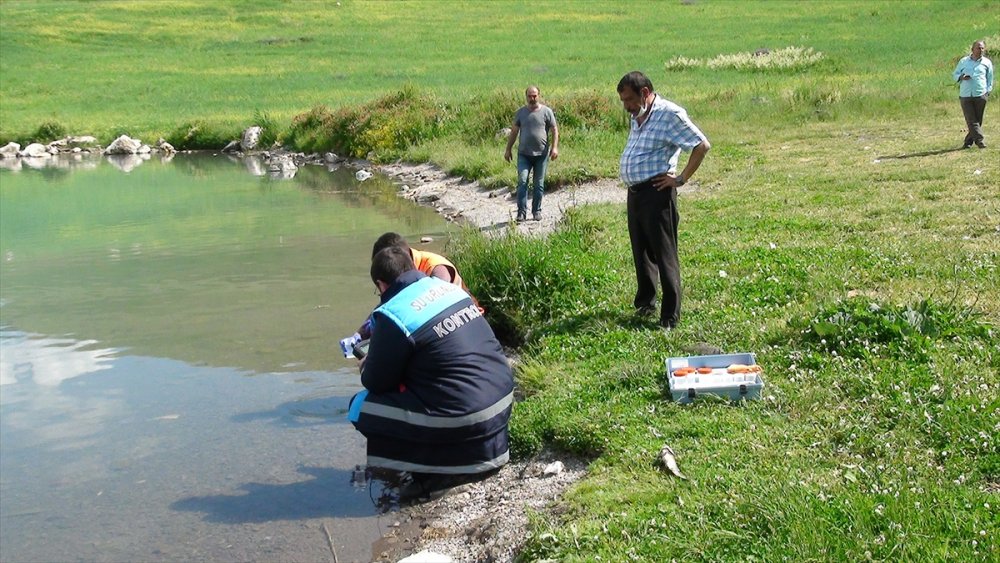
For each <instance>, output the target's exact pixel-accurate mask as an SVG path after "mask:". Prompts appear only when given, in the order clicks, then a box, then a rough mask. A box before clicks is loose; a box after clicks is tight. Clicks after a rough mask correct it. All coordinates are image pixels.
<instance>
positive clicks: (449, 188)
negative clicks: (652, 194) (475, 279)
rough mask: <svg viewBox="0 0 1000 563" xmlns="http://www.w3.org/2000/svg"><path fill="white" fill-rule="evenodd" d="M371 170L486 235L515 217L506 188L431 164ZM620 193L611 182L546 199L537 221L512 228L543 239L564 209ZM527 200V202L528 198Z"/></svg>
mask: <svg viewBox="0 0 1000 563" xmlns="http://www.w3.org/2000/svg"><path fill="white" fill-rule="evenodd" d="M375 170H377V171H379V172H381V173H383V174H385V175H387V176H389V177H391V178H395V179H396V181H398V182H399V183H400V184H401V190H400V194H399V195H400V196H401V197H405V198H407V199H410V200H413V201H415V202H417V203H419V204H421V205H427V206H429V207H433V208H435V209H437V210H438V212H439V213H441V214H442V215H444V216H445V217H447V218H448V219H449V220H451V221H455V222H460V223H467V224H470V225H474V226H476V227H478V228H479V229H481V230H482V231H483V232H485V233H487V234H491V233H492V234H497V233H502V232H504V231H505V230H506V229H507V228H508V227H509V226H510V224H511V222H512V221H513V219H514V215H515V214H516V213H517V205H516V202H515V199H514V194H513V193H512V191H511V190H508V189H506V188H501V189H494V190H489V189H486V188H483V187H482V186H480V185H479V183H478V182H474V181H468V180H465V179H463V178H456V177H453V176H449V175H448V174H446V173H445V172H444V171H443V170H441V169H440V168H438V167H436V166H434V165H433V164H406V163H396V164H387V165H383V166H379V167H376V168H375ZM625 196H626V191H625V189H624V188H623V187H622V186H621V183H619V182H618V181H617V180H610V179H603V180H596V181H593V182H588V183H586V184H582V185H579V186H567V187H563V188H560V189H558V190H553V191H552V192H551V193H546V194H545V197H544V199H543V200H542V203H543V205H542V220H541V221H531V220H528V221H525V222H522V223H519V224H517V225H516V228H517V230H518V232H520V233H523V234H528V235H539V236H540V235H545V234H547V233H550V232H552V230H553V229H555V226H556V224H557V223H558V222H559V220H560V219H562V216H563V214H564V213H565V212H566V210H567V209H569V208H571V207H574V206H577V205H584V204H589V203H625ZM529 197H530V196H529Z"/></svg>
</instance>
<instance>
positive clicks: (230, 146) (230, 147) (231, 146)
mask: <svg viewBox="0 0 1000 563" xmlns="http://www.w3.org/2000/svg"><path fill="white" fill-rule="evenodd" d="M239 149H240V142H239V141H229V143H227V144H226V146H224V147H222V152H236V151H238V150H239Z"/></svg>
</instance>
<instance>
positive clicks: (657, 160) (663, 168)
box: [618, 71, 712, 330]
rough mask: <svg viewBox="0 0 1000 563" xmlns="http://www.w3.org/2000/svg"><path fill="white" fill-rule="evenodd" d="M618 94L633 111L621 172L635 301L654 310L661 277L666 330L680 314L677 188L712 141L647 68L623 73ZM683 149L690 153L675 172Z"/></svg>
mask: <svg viewBox="0 0 1000 563" xmlns="http://www.w3.org/2000/svg"><path fill="white" fill-rule="evenodd" d="M618 97H619V99H621V102H622V106H624V108H625V111H627V112H628V113H629V114H631V116H632V120H631V128H630V130H629V135H628V142H627V143H626V144H625V150H624V151H622V158H621V172H620V174H621V179H622V182H624V183H625V186H626V187H627V188H628V202H627V210H628V234H629V240H630V242H631V244H632V260H633V261H634V262H635V277H636V281H637V284H638V288H637V289H636V293H635V301H634V305H635V308H636V310H637V312H638V313H639V314H640V315H643V316H647V315H652V314H654V313H655V311H656V282H657V279H659V281H660V283H661V285H662V290H663V295H662V303H661V304H660V325H661V326H662V327H663V328H664V329H665V330H670V329H672V328H674V326H676V324H677V322H678V321H679V320H680V315H681V269H680V261H679V259H678V257H677V223H678V222H679V221H680V215H679V214H678V213H677V188H679V187H681V186H683V185H684V184H685V183H686V182H688V181H690V180H691V176H693V175H694V173H695V172H696V171H697V170H698V167H699V166H701V162H702V160H704V158H705V154H706V153H708V150H709V149H710V148H711V147H712V145H711V144H709V142H708V138H707V137H705V134H704V133H702V132H701V130H700V129H698V127H697V126H696V125H695V124H694V123H692V122H691V120H690V119H689V118H688V115H687V112H686V111H685V110H684V108H682V107H680V106H678V105H677V104H675V103H673V102H671V101H669V100H666V99H664V98H661V97H660V96H659V95H658V94H656V92H654V91H653V83H652V82H651V81H650V80H649V78H648V77H647V76H646V75H645V74H643V73H641V72H639V71H633V72H630V73H628V74H626V75H625V76H623V77H622V79H621V80H620V81H619V82H618ZM681 150H684V151H685V152H688V151H690V152H691V156H689V157H688V159H687V164H686V165H685V166H684V170H683V171H681V173H680V174H678V173H677V158H678V156H680V152H681Z"/></svg>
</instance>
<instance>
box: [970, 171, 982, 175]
mask: <svg viewBox="0 0 1000 563" xmlns="http://www.w3.org/2000/svg"><path fill="white" fill-rule="evenodd" d="M982 173H983V171H982V170H976V171H975V172H973V173H972V174H973V175H974V176H979V175H980V174H982Z"/></svg>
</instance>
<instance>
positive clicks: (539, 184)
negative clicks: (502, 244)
mask: <svg viewBox="0 0 1000 563" xmlns="http://www.w3.org/2000/svg"><path fill="white" fill-rule="evenodd" d="M524 99H525V101H526V102H527V103H526V104H525V105H524V106H521V109H519V110H517V113H515V114H514V123H513V124H512V125H511V126H510V134H509V135H508V136H507V150H506V151H504V155H503V157H504V159H505V160H506V161H507V162H510V161H511V159H512V158H513V155H512V154H511V148H513V146H514V141H515V140H516V139H517V138H518V137H519V136H520V142H519V143H518V145H517V220H518V221H525V220H527V218H528V173H529V172H530V173H531V176H532V182H531V185H532V194H531V215H532V218H533V219H534V220H535V221H540V220H541V219H542V195H543V194H544V193H545V171H546V169H547V168H548V164H549V158H551V159H552V160H555V159H557V158H559V127H558V125H557V124H556V114H555V113H553V112H552V109H551V108H549V107H548V106H546V105H543V104H542V103H541V102H540V101H539V92H538V87H537V86H529V87H528V89H527V90H525V91H524ZM549 132H551V133H552V142H551V143H549Z"/></svg>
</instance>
